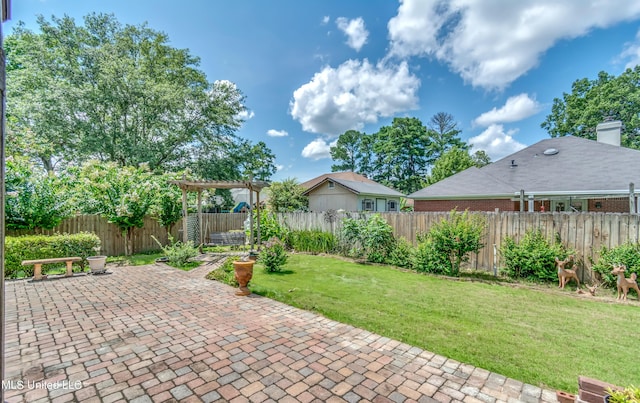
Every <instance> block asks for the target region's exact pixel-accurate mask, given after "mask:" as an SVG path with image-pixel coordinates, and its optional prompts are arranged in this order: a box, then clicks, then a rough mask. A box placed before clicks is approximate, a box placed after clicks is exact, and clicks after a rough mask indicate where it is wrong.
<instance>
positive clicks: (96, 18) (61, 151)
mask: <svg viewBox="0 0 640 403" xmlns="http://www.w3.org/2000/svg"><path fill="white" fill-rule="evenodd" d="M38 24H39V27H40V32H39V33H34V32H32V31H30V30H28V29H26V28H25V26H24V25H23V24H19V25H18V26H17V28H16V29H15V30H14V32H13V33H12V34H11V35H9V36H7V38H6V41H5V45H6V50H7V59H8V63H7V83H8V85H9V92H10V93H11V94H12V95H11V97H10V98H9V99H8V110H9V111H10V113H9V116H8V120H7V122H8V125H9V132H10V133H12V135H11V136H9V137H8V140H9V142H12V141H15V140H16V139H20V141H16V142H15V143H13V144H10V146H9V149H11V150H15V151H20V149H21V150H22V151H23V152H24V153H25V154H26V155H30V156H31V157H33V158H36V159H38V160H40V161H41V162H42V164H43V165H44V166H45V168H46V169H47V170H48V171H52V170H53V169H54V167H55V164H56V162H57V161H67V162H69V161H82V160H87V159H91V158H93V159H99V160H102V161H113V162H116V163H118V164H119V165H120V166H136V165H138V164H140V163H147V164H148V165H149V167H150V168H151V169H152V170H156V169H159V168H160V169H166V168H168V167H171V168H173V167H175V166H176V165H177V164H178V163H179V162H183V161H184V160H188V159H189V157H190V156H191V154H190V151H191V150H192V149H193V148H208V149H211V148H216V146H218V145H220V144H223V143H225V142H228V141H229V139H231V138H232V137H233V132H234V131H235V130H236V129H237V128H238V127H239V126H240V124H241V123H242V121H241V119H240V118H239V116H240V112H241V111H243V110H244V106H243V101H244V97H243V95H242V93H241V92H240V91H239V90H238V89H237V88H236V86H235V85H234V84H233V83H231V82H228V81H216V82H213V83H211V82H209V81H207V79H206V76H205V74H204V73H203V72H202V71H200V70H198V64H199V59H198V58H197V57H195V56H192V55H191V54H190V53H189V51H188V50H186V49H175V48H173V47H171V46H169V45H168V43H169V38H168V37H167V36H166V34H164V33H161V32H157V31H154V30H152V29H150V28H148V27H147V26H146V25H140V26H131V25H124V26H123V25H122V24H120V23H119V22H118V21H117V20H116V18H115V17H114V16H113V15H105V14H90V15H88V16H86V17H85V18H84V25H83V26H81V25H77V24H76V22H75V21H74V19H73V18H71V17H68V16H65V17H63V18H56V17H52V20H51V21H47V20H46V19H45V18H44V17H42V16H40V17H39V18H38ZM205 146H206V147H205Z"/></svg>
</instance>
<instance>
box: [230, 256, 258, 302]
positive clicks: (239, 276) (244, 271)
mask: <svg viewBox="0 0 640 403" xmlns="http://www.w3.org/2000/svg"><path fill="white" fill-rule="evenodd" d="M253 263H254V262H253V260H246V261H245V260H236V261H235V262H233V271H234V274H235V277H236V281H237V282H238V284H239V287H238V291H236V295H237V296H241V297H244V296H247V295H249V294H251V290H249V288H248V287H247V284H249V281H251V278H252V277H253Z"/></svg>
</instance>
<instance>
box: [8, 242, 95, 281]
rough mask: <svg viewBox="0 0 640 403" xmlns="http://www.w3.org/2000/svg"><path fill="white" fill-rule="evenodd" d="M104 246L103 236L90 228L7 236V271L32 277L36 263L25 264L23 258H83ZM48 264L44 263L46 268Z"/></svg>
mask: <svg viewBox="0 0 640 403" xmlns="http://www.w3.org/2000/svg"><path fill="white" fill-rule="evenodd" d="M96 250H100V238H98V236H97V235H96V234H93V233H90V232H81V233H78V234H56V235H26V236H18V237H10V236H8V237H6V238H5V255H4V256H5V260H4V275H5V277H6V278H17V277H31V276H33V266H22V261H23V260H34V259H50V258H57V257H70V256H79V257H81V258H82V259H83V260H82V261H81V262H80V267H82V268H83V269H84V267H85V264H86V262H87V261H86V258H87V257H88V256H93V255H95V254H96ZM47 266H49V267H51V265H43V266H42V269H43V272H44V271H45V270H46V268H47Z"/></svg>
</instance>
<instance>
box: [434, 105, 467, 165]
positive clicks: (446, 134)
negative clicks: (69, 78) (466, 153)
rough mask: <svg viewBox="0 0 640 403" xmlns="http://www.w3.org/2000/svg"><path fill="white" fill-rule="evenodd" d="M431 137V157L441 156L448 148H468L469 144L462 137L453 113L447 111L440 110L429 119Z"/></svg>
mask: <svg viewBox="0 0 640 403" xmlns="http://www.w3.org/2000/svg"><path fill="white" fill-rule="evenodd" d="M428 126H429V137H430V139H431V157H432V158H433V159H434V160H435V159H438V158H440V156H441V155H443V154H444V153H445V152H447V151H448V150H450V149H452V148H454V147H457V148H458V149H460V150H467V149H468V148H469V146H468V145H467V143H465V142H464V141H462V140H461V139H460V136H459V135H460V133H461V132H462V131H461V130H459V129H458V124H457V123H456V121H455V119H454V117H453V115H451V114H450V113H446V112H438V113H436V114H435V115H433V116H432V117H431V120H430V121H429V125H428Z"/></svg>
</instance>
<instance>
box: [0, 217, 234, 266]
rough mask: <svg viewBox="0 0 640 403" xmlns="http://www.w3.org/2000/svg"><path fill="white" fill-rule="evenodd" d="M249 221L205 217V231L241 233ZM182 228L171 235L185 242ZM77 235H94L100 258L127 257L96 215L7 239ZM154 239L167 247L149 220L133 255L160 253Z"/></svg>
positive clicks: (110, 227)
mask: <svg viewBox="0 0 640 403" xmlns="http://www.w3.org/2000/svg"><path fill="white" fill-rule="evenodd" d="M195 217H196V215H195V214H190V215H189V218H190V221H191V222H195V221H197V220H196V219H195ZM246 218H247V214H246V213H242V214H240V213H239V214H229V213H219V214H203V228H204V229H205V230H207V231H211V232H225V231H229V230H233V229H242V223H243V222H244V220H245V219H246ZM181 228H182V220H180V221H178V222H177V223H176V224H174V225H173V227H172V230H171V235H172V236H173V237H174V239H176V240H182V239H181V238H180V237H179V236H180V233H181V231H180V229H181ZM78 232H93V233H94V234H96V235H97V236H98V237H99V238H100V241H101V244H102V249H101V251H100V253H101V254H103V255H107V256H118V255H123V254H124V238H123V236H122V232H121V231H120V229H119V228H118V227H117V226H116V225H114V224H111V223H109V222H107V220H106V219H104V218H102V217H100V216H97V215H78V216H75V217H71V218H67V219H66V220H63V221H62V222H61V223H60V225H58V226H57V227H55V228H54V229H51V230H8V231H7V235H8V236H19V235H30V234H43V235H53V234H55V233H61V234H62V233H67V234H76V233H78ZM206 233H207V232H205V234H206ZM151 235H153V236H155V237H156V238H157V239H158V240H159V241H160V242H161V243H162V244H163V245H166V244H167V243H168V236H167V230H166V229H165V228H164V227H162V226H161V225H160V224H158V221H157V220H155V219H153V218H151V217H146V218H145V219H144V226H143V227H142V228H136V229H134V231H133V251H134V253H137V252H145V251H149V250H157V249H159V248H160V247H159V246H158V244H157V243H156V242H155V241H154V240H153V239H152V238H151Z"/></svg>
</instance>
